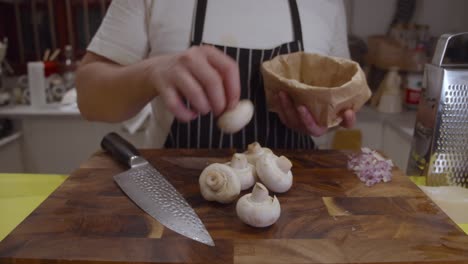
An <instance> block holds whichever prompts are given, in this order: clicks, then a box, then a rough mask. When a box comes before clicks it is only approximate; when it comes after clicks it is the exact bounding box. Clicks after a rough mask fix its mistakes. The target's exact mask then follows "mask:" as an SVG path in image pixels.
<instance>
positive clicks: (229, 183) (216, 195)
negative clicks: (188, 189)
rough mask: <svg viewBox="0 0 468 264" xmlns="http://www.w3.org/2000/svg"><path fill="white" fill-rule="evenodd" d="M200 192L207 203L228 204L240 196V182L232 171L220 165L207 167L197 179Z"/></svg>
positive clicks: (215, 164) (214, 164)
mask: <svg viewBox="0 0 468 264" xmlns="http://www.w3.org/2000/svg"><path fill="white" fill-rule="evenodd" d="M198 183H199V185H200V192H201V194H202V196H203V198H205V200H207V201H217V202H220V203H230V202H232V201H234V200H235V199H236V198H237V196H239V194H240V187H241V184H240V180H239V177H238V176H237V175H236V173H235V172H234V170H233V169H232V168H231V167H229V166H227V165H225V164H220V163H213V164H210V165H209V166H207V167H206V168H205V169H204V170H203V171H202V173H201V174H200V178H199V179H198Z"/></svg>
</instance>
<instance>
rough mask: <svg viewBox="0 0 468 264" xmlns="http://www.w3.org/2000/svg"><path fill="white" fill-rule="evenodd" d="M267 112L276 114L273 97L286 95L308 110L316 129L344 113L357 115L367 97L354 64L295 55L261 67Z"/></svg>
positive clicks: (362, 77) (362, 78) (338, 119)
mask: <svg viewBox="0 0 468 264" xmlns="http://www.w3.org/2000/svg"><path fill="white" fill-rule="evenodd" d="M262 74H263V79H264V89H265V95H266V101H267V105H268V109H269V110H270V111H272V112H277V110H278V107H279V106H278V105H277V104H275V103H274V102H273V96H274V95H275V94H276V93H278V92H279V91H284V92H286V93H287V94H288V95H289V96H290V97H291V100H292V101H293V102H294V104H295V105H296V106H298V105H304V106H305V107H307V109H309V111H310V112H311V113H312V115H313V117H314V118H315V120H316V122H317V123H318V124H319V125H320V126H325V127H333V126H336V125H338V124H339V123H340V122H341V121H342V118H341V117H340V116H339V115H340V114H341V113H342V112H343V111H344V110H346V109H353V110H354V111H358V110H359V109H360V108H361V107H362V106H363V105H364V103H365V102H366V101H367V100H368V99H369V98H370V97H371V91H370V89H369V87H368V86H367V81H366V77H365V75H364V72H363V71H362V69H361V67H360V66H359V64H358V63H356V62H354V61H351V60H347V59H342V58H336V57H328V56H322V55H318V54H312V53H304V52H296V53H291V54H286V55H280V56H277V57H275V58H273V59H272V60H270V61H266V62H264V63H263V64H262Z"/></svg>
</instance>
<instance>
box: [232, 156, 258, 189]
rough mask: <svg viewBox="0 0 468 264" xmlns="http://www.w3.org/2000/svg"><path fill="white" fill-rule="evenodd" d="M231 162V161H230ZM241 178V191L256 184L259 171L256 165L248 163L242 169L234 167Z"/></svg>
mask: <svg viewBox="0 0 468 264" xmlns="http://www.w3.org/2000/svg"><path fill="white" fill-rule="evenodd" d="M228 163H229V162H228ZM232 169H233V170H234V172H235V173H236V175H237V177H238V178H239V181H240V184H241V191H243V190H247V189H249V188H250V187H252V186H253V185H254V184H255V181H256V179H257V172H256V170H255V166H254V165H252V164H250V163H248V164H247V167H245V168H242V169H236V168H232Z"/></svg>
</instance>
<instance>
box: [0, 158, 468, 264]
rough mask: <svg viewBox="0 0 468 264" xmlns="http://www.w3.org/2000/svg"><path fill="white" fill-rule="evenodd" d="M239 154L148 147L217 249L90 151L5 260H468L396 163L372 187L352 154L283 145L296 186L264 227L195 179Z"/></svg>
mask: <svg viewBox="0 0 468 264" xmlns="http://www.w3.org/2000/svg"><path fill="white" fill-rule="evenodd" d="M232 153H234V151H233V150H221V151H218V150H211V151H210V150H143V151H142V155H143V156H144V157H145V158H147V159H148V160H149V161H150V162H151V163H152V164H153V165H154V166H155V167H156V168H157V169H158V170H159V171H160V172H161V173H162V174H163V175H165V177H166V178H167V179H168V180H169V181H170V182H171V183H172V184H173V185H174V186H175V187H176V188H177V189H178V190H179V191H180V192H181V193H182V194H183V196H184V197H185V198H186V199H187V201H188V202H189V204H190V205H192V206H193V207H194V209H195V211H196V212H197V214H198V215H199V216H200V218H201V219H202V221H203V222H204V223H205V225H206V228H207V229H208V231H209V232H210V234H211V236H212V237H213V239H214V240H215V243H216V246H215V247H209V246H206V245H203V244H200V243H197V242H194V241H192V240H190V239H188V238H185V237H183V236H181V235H179V234H177V233H175V232H172V231H171V230H168V229H166V228H164V227H163V226H162V225H161V224H159V223H158V222H157V221H155V220H154V219H153V218H151V217H149V216H148V215H147V214H145V213H144V212H143V211H141V210H140V209H139V208H138V207H137V206H136V205H135V204H134V203H133V202H132V201H131V200H129V199H128V198H127V197H126V196H125V195H124V193H123V192H122V191H121V190H120V188H119V187H118V186H117V185H116V183H115V182H114V181H113V179H112V176H113V175H115V174H117V173H120V172H122V171H124V170H125V169H126V168H124V167H122V166H120V165H118V164H117V163H115V162H114V161H113V160H112V159H111V158H110V157H109V156H107V155H106V154H105V153H102V152H99V153H96V154H95V155H93V156H92V157H91V158H90V159H89V160H88V161H87V162H85V163H84V164H83V165H82V166H81V168H79V169H78V170H76V171H75V172H74V173H73V174H72V175H71V176H70V177H69V178H68V179H67V180H66V181H65V182H64V183H63V184H62V185H61V186H60V187H59V188H58V189H57V190H56V191H55V192H54V193H53V194H52V195H51V196H50V197H49V198H48V199H47V200H46V201H45V202H44V203H43V204H41V205H40V206H39V207H38V208H37V209H36V210H35V211H34V212H33V213H32V214H31V215H30V216H29V217H27V218H26V219H25V220H24V221H23V222H22V223H21V224H20V225H19V226H18V227H17V228H16V229H15V230H14V231H13V232H12V233H11V234H10V235H9V236H8V237H7V238H6V239H5V240H4V241H2V242H1V243H0V263H468V237H467V236H465V235H464V233H463V232H462V231H461V230H460V229H459V228H458V227H457V226H456V225H455V224H454V223H453V222H452V221H451V220H450V219H449V218H448V217H447V216H446V215H445V214H444V213H443V212H442V211H441V210H440V209H439V208H438V207H437V206H436V205H435V204H434V203H433V202H432V201H431V200H429V199H428V198H427V197H426V196H425V195H424V193H423V192H422V191H420V190H419V188H418V187H417V186H416V185H414V184H413V183H412V182H411V181H410V180H409V179H408V178H407V177H406V176H405V175H403V174H402V173H401V172H400V171H399V170H398V169H397V168H395V169H394V171H393V180H392V181H391V182H389V183H381V184H377V185H375V186H373V187H367V186H365V185H364V184H363V183H361V182H360V181H359V180H358V179H357V177H356V176H354V175H353V174H352V173H351V172H350V171H348V170H347V169H346V161H347V156H346V154H347V153H346V152H340V151H312V152H311V151H295V152H286V151H280V150H277V151H275V153H277V154H284V155H286V156H287V157H289V158H290V159H291V160H292V161H293V173H294V184H293V187H292V189H291V190H290V191H289V192H287V193H284V194H279V195H277V196H278V199H279V201H280V203H281V209H282V214H281V217H280V219H279V220H278V222H277V223H276V224H274V225H273V226H271V227H268V228H261V229H258V228H252V227H249V226H247V225H245V224H243V223H242V222H241V221H240V220H239V219H238V218H237V216H236V213H235V203H233V204H229V205H220V204H216V203H213V202H207V201H204V200H203V198H202V197H201V196H200V193H199V189H198V176H199V174H200V172H201V171H202V170H203V168H204V167H205V166H206V165H207V164H209V163H212V162H224V161H227V160H229V158H230V155H231V154H232Z"/></svg>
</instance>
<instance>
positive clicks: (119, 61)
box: [77, 0, 355, 149]
mask: <svg viewBox="0 0 468 264" xmlns="http://www.w3.org/2000/svg"><path fill="white" fill-rule="evenodd" d="M297 51H306V52H314V53H320V54H323V55H331V56H336V57H344V58H349V50H348V46H347V33H346V18H345V11H344V5H343V2H342V0H255V1H252V0H236V1H231V0H210V1H208V0H154V1H151V0H114V1H112V3H111V5H110V7H109V9H108V11H107V14H106V16H105V18H104V20H103V22H102V24H101V26H100V28H99V29H98V31H97V33H96V34H95V36H94V37H93V39H92V41H91V43H90V45H89V47H88V49H87V53H86V54H85V56H84V58H83V60H82V62H81V64H80V67H79V69H78V72H77V93H78V105H79V108H80V111H81V114H82V115H83V116H84V117H85V118H86V119H88V120H92V121H103V122H122V121H125V120H128V119H129V118H132V117H134V116H135V115H137V114H138V113H140V112H141V110H142V109H144V107H145V106H147V105H151V108H152V111H151V113H152V114H151V122H150V125H149V128H148V132H149V133H148V135H149V136H148V137H147V142H146V146H145V147H149V148H161V147H166V148H230V147H235V148H240V149H243V148H245V147H246V145H247V144H249V143H252V142H254V141H258V142H259V143H260V144H261V145H263V146H266V147H270V148H286V149H291V148H292V149H300V148H302V149H312V148H314V142H313V140H312V138H311V136H320V135H323V134H324V133H326V131H327V128H324V127H320V126H318V125H317V124H316V122H315V121H314V118H313V116H312V115H311V113H310V112H309V111H308V110H307V109H306V108H305V107H304V106H294V105H293V104H292V102H291V99H290V98H289V97H288V95H287V94H285V93H279V94H278V95H277V96H276V98H275V99H276V102H277V104H278V105H280V106H281V109H282V110H281V111H279V112H278V113H271V112H269V111H268V110H267V107H266V103H265V95H264V91H263V81H262V76H261V72H260V66H261V63H262V62H264V61H266V60H270V59H272V58H273V57H275V56H278V55H281V54H287V53H292V52H297ZM311 74H313V73H311ZM316 74H320V73H316ZM239 99H250V100H251V101H252V102H253V103H254V105H255V111H254V116H253V118H252V120H251V122H250V123H249V124H248V125H247V126H246V127H245V128H243V130H241V131H240V132H238V133H235V134H224V133H223V132H222V131H220V130H219V129H218V128H217V126H216V118H217V117H218V116H219V115H220V114H222V113H223V112H225V111H226V110H229V109H232V108H233V107H235V106H236V104H237V103H238V101H239ZM342 115H343V120H344V121H343V122H342V124H341V125H342V126H343V127H351V126H352V125H353V124H354V121H355V113H354V112H353V111H352V110H347V111H345V112H343V113H342Z"/></svg>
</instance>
